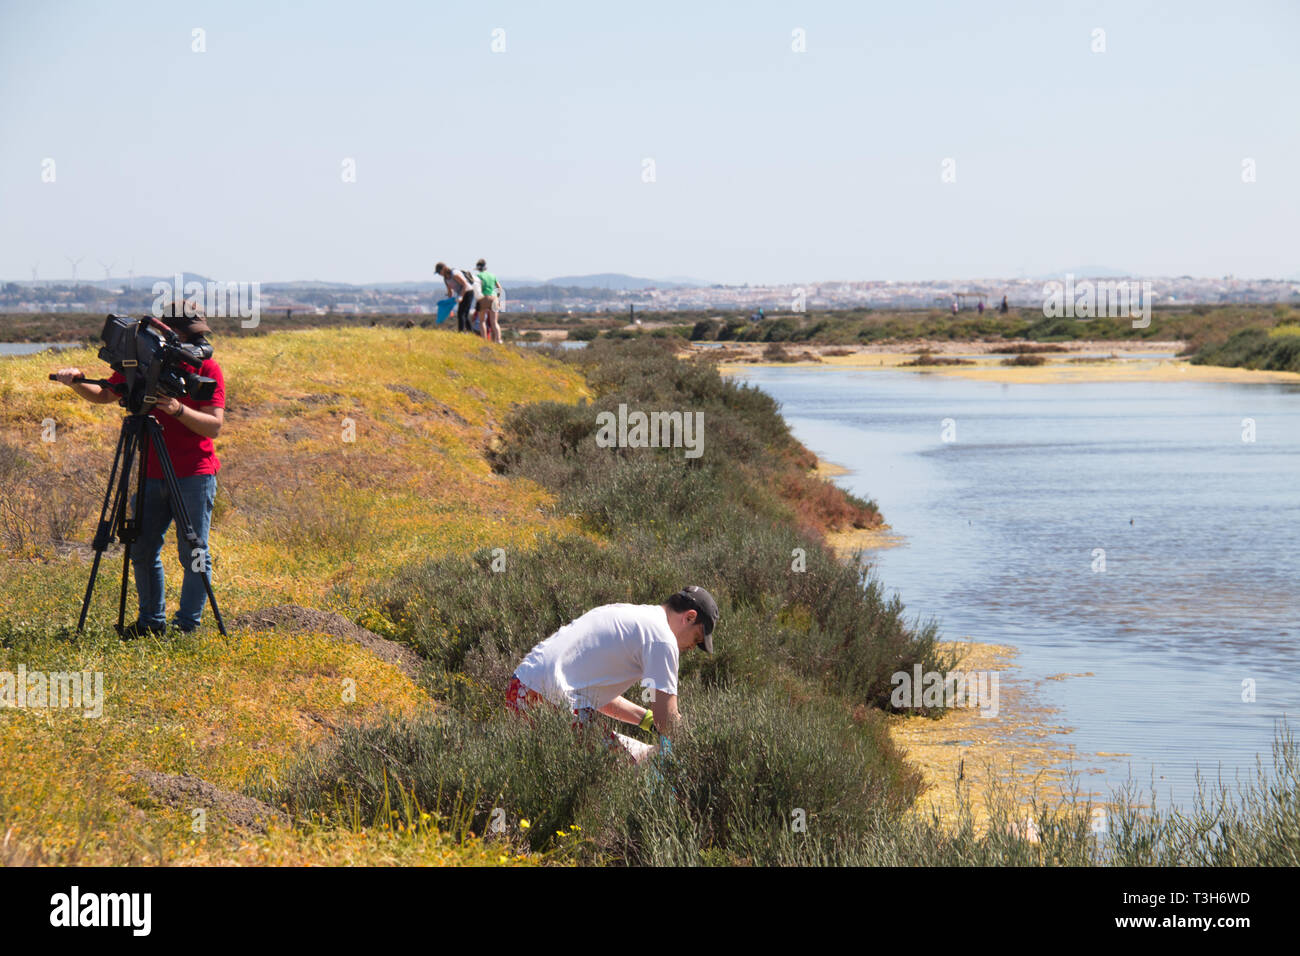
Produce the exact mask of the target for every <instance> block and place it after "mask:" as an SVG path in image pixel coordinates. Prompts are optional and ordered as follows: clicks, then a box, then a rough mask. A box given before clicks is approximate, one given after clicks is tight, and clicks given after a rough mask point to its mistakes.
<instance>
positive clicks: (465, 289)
mask: <svg viewBox="0 0 1300 956" xmlns="http://www.w3.org/2000/svg"><path fill="white" fill-rule="evenodd" d="M433 271H434V272H436V273H437V274H438V275H440V276H442V281H443V282H444V283H445V284H446V286H447V295H449V296H451V297H452V298H453V299H455V300H456V301H457V302H458V303H459V305H458V306H457V307H456V331H457V332H470V331H473V326H472V325H471V324H470V319H469V313H470V310H471V309H472V308H473V307H474V280H473V279H472V278H470V276H469V274H468V273H467V272H465V270H463V269H452V268H449V267H448V266H447V264H446V263H445V262H439V263H438V264H437V265H436V266H434V267H433Z"/></svg>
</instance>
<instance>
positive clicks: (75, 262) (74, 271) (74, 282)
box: [63, 256, 86, 288]
mask: <svg viewBox="0 0 1300 956" xmlns="http://www.w3.org/2000/svg"><path fill="white" fill-rule="evenodd" d="M63 258H65V259H67V260H68V262H70V263H72V286H73V288H76V286H77V266H78V265H80V264H81V259H84V258H86V257H85V256H82V257H81V259H74V258H72V256H64V257H63Z"/></svg>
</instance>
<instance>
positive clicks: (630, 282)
mask: <svg viewBox="0 0 1300 956" xmlns="http://www.w3.org/2000/svg"><path fill="white" fill-rule="evenodd" d="M503 281H504V280H503ZM541 284H542V285H557V286H563V287H565V288H569V289H611V290H616V291H622V292H627V291H631V292H635V291H638V290H640V289H676V288H682V287H686V286H692V287H693V286H706V285H708V284H709V283H707V282H704V281H702V280H696V279H680V278H679V279H678V280H677V281H673V280H671V279H640V278H637V277H636V276H630V275H625V274H624V273H622V272H598V273H596V274H595V275H586V276H556V277H555V278H554V279H547V280H546V282H544V283H541ZM506 288H507V289H508V288H510V286H509V284H508V283H507V285H506Z"/></svg>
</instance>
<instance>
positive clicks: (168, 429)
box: [108, 359, 226, 478]
mask: <svg viewBox="0 0 1300 956" xmlns="http://www.w3.org/2000/svg"><path fill="white" fill-rule="evenodd" d="M199 374H200V375H205V376H207V377H208V378H215V379H216V380H217V387H216V389H214V390H213V392H212V399H211V400H210V401H208V402H205V403H204V404H203V405H202V406H200V405H199V404H198V403H197V402H192V401H190V400H189V399H188V398H182V399H180V403H181V404H182V405H184V406H185V407H186V408H196V409H197V408H225V407H226V380H225V377H224V376H223V375H222V374H221V366H220V365H218V364H217V363H216V362H214V361H212V359H207V360H206V361H205V362H204V363H203V364H202V365H200V366H199ZM108 380H109V381H110V382H112V383H113V384H115V385H116V384H117V383H119V382H124V381H126V379H125V378H124V377H123V375H122V373H121V372H114V373H113V374H112V375H111V376H109V379H108ZM154 418H156V419H158V424H160V425H162V432H163V441H164V442H165V443H166V444H167V452H168V454H169V455H171V459H172V467H173V468H175V469H176V477H177V478H190V477H192V476H194V475H215V474H216V473H217V472H218V471H220V470H221V462H220V461H218V460H217V447H216V445H214V444H213V442H212V439H211V438H205V437H204V436H203V435H200V434H199V433H198V432H195V431H190V429H189V427H188V426H186V425H185V424H184V423H182V422H178V421H177V420H176V417H175V416H174V415H168V414H167V413H166V412H162V411H160V412H158V413H157V414H156V415H154ZM146 476H147V477H149V478H161V477H162V476H163V473H162V466H161V465H160V464H158V456H157V455H155V454H153V453H152V452H151V453H150V455H149V468H148V471H147V473H146Z"/></svg>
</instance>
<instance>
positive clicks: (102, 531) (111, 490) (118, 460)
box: [77, 416, 139, 634]
mask: <svg viewBox="0 0 1300 956" xmlns="http://www.w3.org/2000/svg"><path fill="white" fill-rule="evenodd" d="M138 435H139V432H138V429H137V428H136V425H135V423H134V422H132V420H131V418H130V416H128V417H127V418H125V419H123V421H122V428H121V430H120V431H119V432H118V434H117V449H116V450H115V451H114V452H113V465H112V468H111V469H110V470H109V473H108V487H107V489H105V491H104V502H103V504H102V505H101V506H100V509H99V523H98V524H97V525H96V527H95V540H94V542H93V544H92V546H93V547H94V550H95V557H94V559H93V560H92V561H91V564H90V578H89V580H88V581H87V582H86V594H85V597H83V598H82V600H81V617H80V618H78V619H77V633H78V634H80V633H81V632H82V631H83V630H84V629H85V627H86V614H87V612H88V611H89V610H90V598H91V595H92V594H94V591H95V578H96V576H97V575H98V574H99V562H100V559H101V558H103V556H104V551H105V550H107V548H108V546H109V545H110V544H111V543H112V541H113V537H114V535H115V533H116V531H117V529H118V527H119V522H120V520H121V514H122V512H121V505H122V504H123V503H124V499H123V495H124V493H125V489H126V486H127V485H128V483H129V482H130V475H131V462H132V460H133V459H134V457H135V449H136V443H137V440H138ZM119 468H120V469H121V471H120V478H121V480H120V481H119V480H118V479H119Z"/></svg>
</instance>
